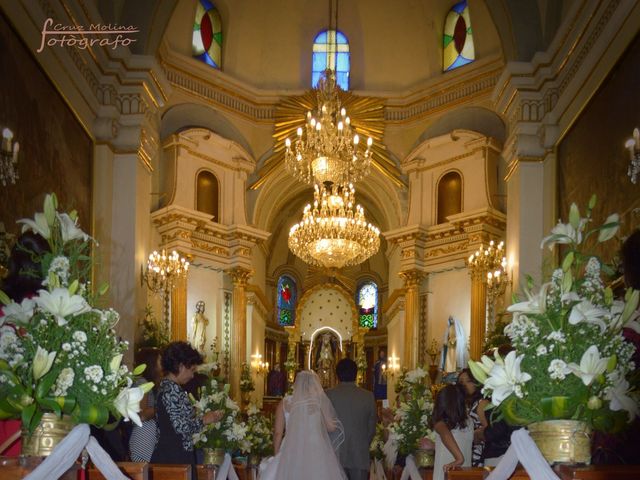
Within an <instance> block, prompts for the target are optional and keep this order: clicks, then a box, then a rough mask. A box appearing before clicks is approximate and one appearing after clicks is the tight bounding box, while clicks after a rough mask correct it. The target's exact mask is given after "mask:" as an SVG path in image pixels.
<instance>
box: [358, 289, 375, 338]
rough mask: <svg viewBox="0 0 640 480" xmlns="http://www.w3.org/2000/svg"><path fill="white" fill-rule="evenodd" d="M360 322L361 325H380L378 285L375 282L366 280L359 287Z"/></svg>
mask: <svg viewBox="0 0 640 480" xmlns="http://www.w3.org/2000/svg"><path fill="white" fill-rule="evenodd" d="M356 302H357V304H358V314H359V322H360V326H361V327H365V328H376V327H377V326H378V286H377V285H376V284H375V283H374V282H366V283H363V284H362V285H360V288H359V289H358V292H357V296H356Z"/></svg>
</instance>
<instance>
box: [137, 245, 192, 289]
mask: <svg viewBox="0 0 640 480" xmlns="http://www.w3.org/2000/svg"><path fill="white" fill-rule="evenodd" d="M188 271H189V262H188V261H187V260H186V259H185V258H183V257H181V256H180V255H178V252H176V251H175V250H174V251H173V252H171V254H169V255H167V253H166V252H165V250H162V253H158V252H157V251H154V252H153V253H152V254H150V255H149V260H148V261H147V270H146V271H145V273H144V279H145V281H146V282H147V286H148V287H149V290H151V291H152V292H153V293H159V292H162V293H168V292H170V291H171V290H173V288H174V287H175V285H176V281H177V280H178V279H180V278H183V277H186V276H187V273H188Z"/></svg>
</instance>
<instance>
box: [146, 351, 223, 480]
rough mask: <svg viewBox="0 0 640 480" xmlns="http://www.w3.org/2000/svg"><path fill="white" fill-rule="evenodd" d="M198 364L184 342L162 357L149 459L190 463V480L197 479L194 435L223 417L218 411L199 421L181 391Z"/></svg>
mask: <svg viewBox="0 0 640 480" xmlns="http://www.w3.org/2000/svg"><path fill="white" fill-rule="evenodd" d="M201 363H202V356H201V355H200V354H199V353H198V351H197V350H195V349H194V348H193V347H191V345H190V344H188V343H187V342H172V343H170V344H169V345H168V346H167V348H166V349H165V351H164V353H163V354H162V369H163V371H164V373H165V377H164V378H163V379H162V381H161V382H160V387H159V388H158V398H157V400H156V422H157V425H158V431H159V434H158V443H157V444H156V448H155V450H154V451H153V455H152V457H151V463H170V464H190V465H191V466H192V478H193V479H195V478H196V477H197V474H196V458H195V450H194V447H193V440H192V438H193V434H194V433H197V432H200V431H201V430H202V428H203V426H204V425H207V424H209V423H213V422H217V421H218V420H220V418H221V416H222V413H221V412H208V413H206V414H205V415H204V416H203V417H202V418H198V417H196V414H195V410H194V408H193V406H192V405H191V402H190V401H189V397H188V395H187V392H185V391H184V389H183V388H182V385H184V384H185V383H187V382H188V381H189V380H191V379H192V378H193V374H194V372H195V369H196V367H197V366H198V365H200V364H201Z"/></svg>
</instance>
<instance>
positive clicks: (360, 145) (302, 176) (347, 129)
mask: <svg viewBox="0 0 640 480" xmlns="http://www.w3.org/2000/svg"><path fill="white" fill-rule="evenodd" d="M338 92H339V89H338V86H337V84H336V78H335V74H334V73H333V71H332V70H325V72H324V73H323V75H322V76H321V77H320V81H319V82H318V86H317V88H316V95H317V99H318V109H317V111H316V112H315V113H314V112H312V111H311V110H308V111H307V114H306V125H305V126H304V128H303V127H298V128H297V130H296V135H295V137H294V138H293V140H292V139H291V138H290V137H287V138H286V139H285V154H284V161H285V166H286V168H287V170H288V171H289V173H291V174H292V175H293V176H294V177H296V178H297V179H298V180H300V181H301V182H303V183H310V184H314V183H315V184H322V183H324V182H327V181H328V182H333V183H337V184H347V183H351V182H357V181H358V180H361V179H362V178H364V177H366V176H367V175H368V174H369V169H370V166H371V146H372V145H373V139H372V138H371V137H368V138H367V140H366V145H364V144H365V142H364V141H362V142H361V141H360V135H358V133H357V132H356V131H355V128H353V127H352V126H351V118H350V117H349V116H348V115H347V110H346V109H345V108H344V107H343V106H342V105H341V104H340V98H339V97H338Z"/></svg>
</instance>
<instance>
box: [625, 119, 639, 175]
mask: <svg viewBox="0 0 640 480" xmlns="http://www.w3.org/2000/svg"><path fill="white" fill-rule="evenodd" d="M624 146H625V147H627V148H628V149H629V154H630V155H631V163H630V164H629V169H628V170H627V175H629V178H631V183H633V184H634V185H635V184H636V182H637V181H638V175H640V130H638V129H637V128H634V129H633V138H630V139H629V140H627V142H626V143H625V144H624Z"/></svg>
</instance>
